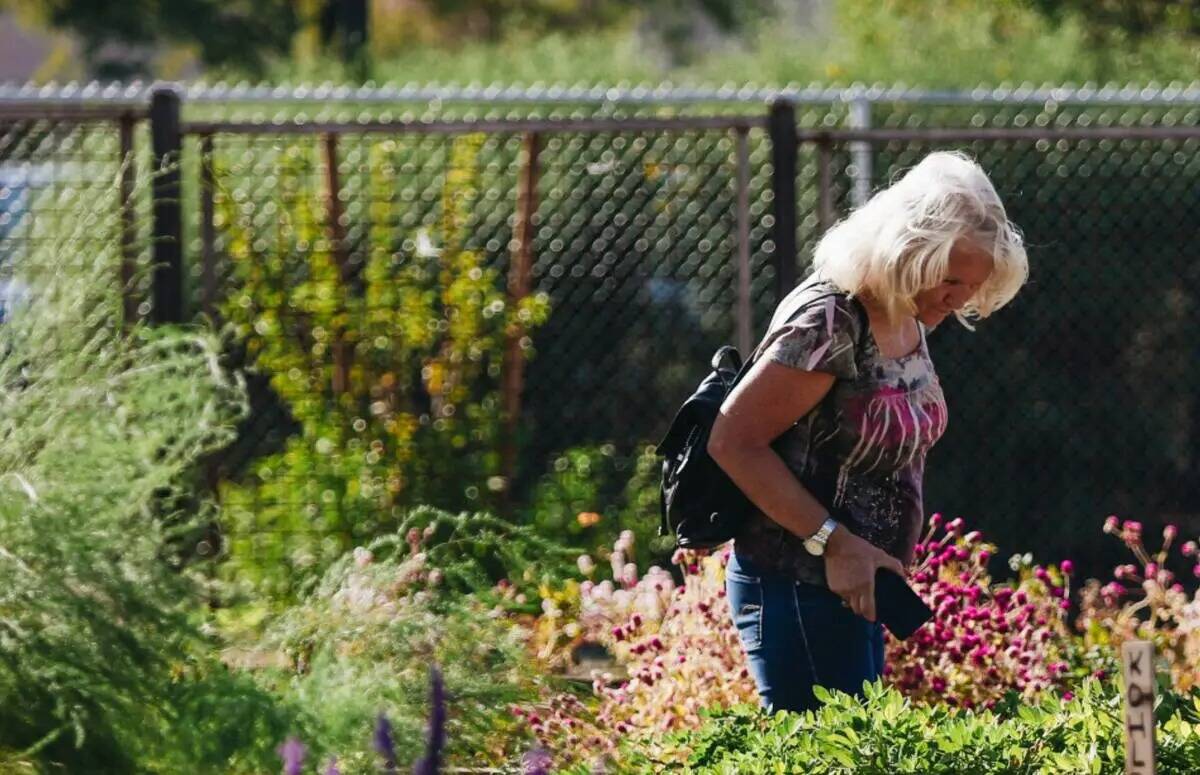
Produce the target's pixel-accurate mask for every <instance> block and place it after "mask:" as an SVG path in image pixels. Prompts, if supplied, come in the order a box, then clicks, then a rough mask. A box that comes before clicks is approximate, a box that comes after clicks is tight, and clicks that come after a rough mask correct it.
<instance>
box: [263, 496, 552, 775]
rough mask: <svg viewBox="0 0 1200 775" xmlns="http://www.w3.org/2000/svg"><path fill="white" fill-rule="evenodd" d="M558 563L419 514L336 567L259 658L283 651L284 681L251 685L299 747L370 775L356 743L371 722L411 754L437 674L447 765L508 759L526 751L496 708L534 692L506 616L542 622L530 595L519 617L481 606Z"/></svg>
mask: <svg viewBox="0 0 1200 775" xmlns="http://www.w3.org/2000/svg"><path fill="white" fill-rule="evenodd" d="M556 553H557V555H562V551H561V550H556V549H555V547H553V546H550V545H547V544H545V542H542V541H540V540H539V539H538V538H537V537H536V536H535V535H534V534H533V533H532V531H530V530H529V529H528V528H523V529H519V528H513V527H512V526H511V525H508V523H506V522H504V521H503V520H496V519H494V518H492V517H488V516H487V515H481V514H476V515H466V514H463V515H451V514H447V513H444V512H439V511H437V510H435V509H418V510H416V511H415V512H414V513H413V514H412V515H411V516H410V517H409V519H408V520H406V521H405V523H404V525H403V526H402V528H401V532H400V533H398V534H395V535H389V536H382V537H380V538H378V539H376V540H375V541H374V542H372V543H371V544H370V545H369V546H367V547H361V548H359V549H356V550H355V551H354V552H352V553H350V554H347V555H346V556H344V557H342V558H340V559H339V560H338V561H337V562H335V563H334V564H333V565H332V566H331V568H330V569H329V571H328V572H327V573H326V574H325V576H324V577H323V578H322V579H321V581H320V583H319V584H317V585H316V587H315V589H314V591H313V592H312V593H311V594H309V595H307V596H306V597H305V599H304V600H303V602H302V603H300V604H299V605H296V606H294V607H292V608H291V609H289V610H288V611H286V612H285V613H284V614H283V615H281V616H280V617H278V618H277V619H276V620H275V621H274V623H273V624H272V625H271V626H270V628H269V630H268V634H267V636H266V638H265V639H264V640H263V641H262V643H261V644H260V645H261V646H265V647H267V648H269V649H278V650H280V651H282V652H283V653H284V654H286V655H287V656H288V661H289V663H290V665H291V667H290V669H288V670H274V669H271V670H264V671H261V672H260V674H259V676H260V679H261V680H262V681H263V682H264V684H266V685H267V686H269V687H270V688H271V689H272V690H273V691H276V692H279V693H281V694H283V695H285V696H286V697H288V698H289V700H290V701H292V702H294V703H296V704H298V705H300V706H302V707H305V708H307V709H308V710H309V718H310V720H309V721H308V722H306V729H305V731H304V733H303V739H304V741H305V743H306V744H309V745H311V746H312V747H313V749H314V750H315V751H318V752H321V753H322V754H336V755H337V756H338V759H339V763H340V766H341V771H342V772H343V773H352V772H360V771H361V772H364V773H365V772H375V771H376V770H374V769H370V768H371V767H372V766H373V765H374V762H375V761H376V758H377V757H375V755H374V754H373V753H372V752H371V751H370V748H369V742H370V741H369V737H368V736H367V735H366V734H364V731H365V730H369V729H370V728H371V726H372V723H373V721H374V719H375V718H376V717H377V716H378V715H379V714H380V713H384V714H386V715H387V717H388V719H389V720H390V721H391V723H392V727H393V734H394V736H395V740H396V748H397V750H398V751H407V752H416V751H419V750H421V747H422V736H423V734H424V730H425V725H426V719H427V717H428V715H429V708H428V700H427V686H428V681H429V678H428V669H429V665H431V664H437V665H440V666H442V671H443V678H444V681H445V687H446V692H447V695H448V711H449V721H448V726H447V735H448V746H449V748H448V754H449V757H450V761H451V762H454V763H459V764H464V765H465V764H476V765H479V764H489V763H491V764H495V763H499V762H501V761H503V760H505V759H506V758H511V757H512V756H513V755H514V754H515V753H517V752H519V751H520V750H521V748H522V746H524V745H527V743H526V742H525V740H526V738H525V736H524V735H523V734H521V733H520V732H519V731H518V727H517V724H516V721H515V719H514V718H513V717H512V716H511V714H510V713H509V710H508V708H509V707H510V705H511V704H513V703H518V702H529V701H530V700H531V699H532V698H533V697H534V696H536V687H537V686H538V685H539V682H540V681H542V680H544V679H542V678H540V677H539V675H538V672H537V670H536V669H535V666H534V664H533V662H532V661H531V659H530V658H529V655H528V651H527V647H526V638H527V637H528V635H527V633H526V632H525V630H524V628H523V627H522V626H521V625H520V624H519V617H515V618H514V617H511V616H508V615H505V614H506V613H508V614H511V613H512V612H513V610H514V609H516V610H518V611H519V610H522V609H524V610H534V609H537V610H540V609H538V606H537V601H536V599H535V597H534V594H535V593H534V592H530V593H529V595H528V599H527V601H526V602H527V605H525V606H522V605H520V604H519V603H517V602H516V601H514V600H513V597H514V596H515V595H514V596H509V597H507V598H505V599H501V598H500V597H498V596H497V595H496V594H489V593H490V592H491V591H492V587H493V584H494V581H495V580H496V579H497V578H508V577H510V576H511V577H515V578H517V579H522V577H523V575H524V573H525V571H529V572H532V570H533V568H534V567H535V566H537V565H538V564H539V561H540V557H541V556H544V557H545V558H546V560H548V561H553V560H554V559H555V557H556ZM530 578H531V579H532V576H531V577H530ZM521 585H522V584H521V583H518V584H517V586H518V587H519V586H521ZM524 585H525V586H530V582H524ZM506 586H507V585H506ZM532 587H533V589H536V584H532ZM476 590H477V591H476ZM510 591H512V590H511V588H510ZM518 594H525V593H518Z"/></svg>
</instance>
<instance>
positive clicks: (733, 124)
mask: <svg viewBox="0 0 1200 775" xmlns="http://www.w3.org/2000/svg"><path fill="white" fill-rule="evenodd" d="M764 126H766V116H765V115H762V116H677V117H671V118H580V119H478V120H472V119H463V120H449V121H410V120H394V121H385V120H373V121H337V122H320V121H289V122H284V121H281V122H270V123H268V122H247V121H185V122H183V123H182V124H181V125H180V130H181V131H182V132H183V133H184V134H188V135H201V136H206V137H207V136H211V135H218V134H240V135H280V134H365V133H375V132H389V133H395V134H418V135H420V134H425V135H454V134H468V133H470V132H488V133H525V132H539V133H545V134H553V133H559V132H568V133H569V132H588V133H603V132H691V131H706V130H722V131H729V130H740V131H749V130H751V129H755V128H760V127H764Z"/></svg>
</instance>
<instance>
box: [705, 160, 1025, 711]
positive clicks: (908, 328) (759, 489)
mask: <svg viewBox="0 0 1200 775" xmlns="http://www.w3.org/2000/svg"><path fill="white" fill-rule="evenodd" d="M1027 276H1028V264H1027V262H1026V257H1025V250H1024V247H1023V246H1022V240H1021V236H1020V234H1019V232H1018V231H1017V229H1016V228H1015V227H1014V226H1013V225H1012V224H1011V223H1010V222H1009V221H1008V218H1007V216H1006V215H1005V211H1004V206H1003V204H1002V203H1001V201H1000V198H999V196H997V194H996V191H995V189H994V188H993V187H992V184H991V182H990V181H989V180H988V178H987V175H986V174H985V173H984V172H983V170H982V169H980V167H979V166H978V165H977V164H976V163H975V162H973V161H972V160H971V159H969V158H968V157H967V156H965V155H963V154H959V153H949V152H938V153H931V154H929V155H928V156H926V157H925V159H923V160H922V161H921V162H920V163H919V164H918V165H917V166H916V167H914V168H913V169H912V170H910V171H909V172H908V173H907V174H905V175H904V177H902V178H901V179H900V180H899V181H897V182H896V183H895V184H893V185H892V186H890V187H889V188H887V189H885V190H883V191H880V192H879V193H877V194H876V195H875V196H874V197H872V198H871V200H870V201H868V202H867V203H866V204H865V205H863V206H862V207H861V208H859V209H858V210H856V211H854V212H853V213H852V214H850V215H849V216H848V217H847V218H846V219H845V220H843V221H841V222H840V223H838V224H837V225H836V226H834V227H833V228H832V229H830V231H829V232H828V233H827V234H826V235H825V236H824V238H823V239H822V240H821V242H820V244H818V246H817V249H816V253H815V256H814V258H813V272H812V275H811V276H810V277H809V278H808V279H807V280H806V281H804V282H803V283H802V284H801V285H800V286H799V287H797V288H796V289H795V290H793V291H792V292H791V293H790V294H788V296H787V298H785V299H784V300H783V302H782V303H780V305H779V308H778V309H777V310H776V312H775V315H774V318H773V319H772V321H771V326H770V328H769V330H768V333H767V335H766V336H765V337H764V339H763V341H762V343H761V344H760V345H759V347H758V349H757V350H756V361H755V363H754V365H753V367H752V368H751V369H750V371H749V372H748V373H747V375H746V376H745V377H744V378H743V380H742V381H741V382H740V383H739V384H738V385H737V387H736V388H735V389H734V390H733V391H732V392H731V393H730V395H729V396H728V398H727V399H726V400H725V403H724V405H723V406H722V407H721V413H720V416H719V417H718V418H717V421H716V423H715V425H714V426H713V429H712V435H711V437H710V441H709V446H708V449H709V452H710V453H711V455H712V457H713V459H714V460H715V461H716V462H717V463H718V465H720V466H721V468H722V469H724V470H725V471H726V472H727V473H728V474H729V476H730V478H731V479H732V480H733V481H734V482H735V483H736V484H737V485H738V487H739V488H741V490H742V491H743V492H744V493H745V494H746V495H747V496H748V497H749V498H750V500H751V501H752V502H753V503H754V505H755V506H756V510H757V513H755V514H753V515H752V516H751V517H750V519H749V520H748V521H747V523H746V524H745V525H744V527H743V529H742V530H741V531H740V533H739V534H738V536H737V537H736V539H735V540H734V545H733V553H732V555H731V557H730V560H729V566H728V569H727V575H726V584H727V591H728V597H729V604H730V609H731V612H732V615H733V619H734V623H735V624H736V626H737V628H738V630H739V633H740V635H741V638H742V643H743V645H744V646H745V649H746V652H747V656H748V658H749V663H750V669H751V672H752V674H753V675H754V679H755V682H756V683H757V685H758V691H759V694H760V696H761V698H762V703H763V705H764V706H766V707H767V708H769V709H773V710H779V709H787V710H804V709H808V708H811V707H814V705H815V704H816V702H815V699H814V697H813V691H812V688H813V686H814V685H821V686H824V687H827V688H831V689H839V690H842V691H846V692H852V693H853V692H860V691H861V690H862V685H863V682H864V681H871V680H874V679H875V678H877V677H878V676H879V675H881V674H882V672H883V633H882V630H881V627H880V625H879V624H878V623H876V622H875V614H876V611H875V597H874V592H875V590H874V586H875V571H876V569H877V568H885V569H887V570H889V571H892V572H895V573H899V574H901V575H903V574H904V572H905V568H906V566H907V565H908V564H909V563H910V562H911V560H912V556H913V550H914V546H915V544H916V542H917V536H918V535H919V533H920V531H921V529H922V525H923V521H924V504H923V502H922V497H921V480H922V475H923V473H924V467H925V455H926V453H927V452H928V450H929V448H930V447H931V446H932V445H933V443H934V442H935V441H937V439H938V437H940V436H941V434H942V432H943V431H944V430H945V427H946V405H945V401H944V398H943V396H942V390H941V387H940V385H939V383H938V379H937V375H936V374H935V372H934V368H933V363H932V361H931V360H930V357H929V351H928V348H927V347H926V343H925V333H926V331H927V330H929V329H931V328H934V327H936V326H937V325H938V324H940V323H941V322H942V321H943V320H944V319H946V318H947V317H949V316H950V315H954V316H956V317H957V318H958V319H959V320H960V321H961V322H962V323H963V324H964V325H967V327H968V328H969V327H970V324H969V321H970V320H971V319H974V318H985V317H987V316H988V315H990V314H992V313H993V312H995V311H996V310H997V309H999V308H1000V307H1002V306H1004V305H1005V304H1007V303H1008V302H1009V301H1011V300H1012V298H1013V297H1014V296H1015V295H1016V293H1017V291H1018V290H1019V289H1020V287H1021V285H1022V284H1023V283H1024V282H1025V280H1026V278H1027Z"/></svg>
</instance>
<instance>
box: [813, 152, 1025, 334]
mask: <svg viewBox="0 0 1200 775" xmlns="http://www.w3.org/2000/svg"><path fill="white" fill-rule="evenodd" d="M960 239H968V240H970V241H972V242H973V243H974V244H975V245H977V246H978V247H979V248H980V249H982V250H985V251H987V252H988V253H989V254H990V255H991V256H992V261H993V266H992V273H991V275H990V276H989V277H988V279H987V281H986V282H985V283H984V284H983V286H982V287H981V288H980V289H979V291H978V292H977V293H976V294H975V295H974V296H973V297H972V298H971V299H970V300H969V301H968V302H967V303H966V305H964V307H963V308H962V309H961V310H959V312H958V318H959V320H960V321H962V322H963V323H964V324H967V325H968V327H969V324H968V320H969V319H971V318H986V317H987V316H988V315H991V314H992V313H993V312H995V311H996V310H998V309H1000V308H1001V307H1003V306H1004V305H1005V304H1007V303H1008V302H1010V301H1012V299H1013V297H1014V296H1016V295H1017V291H1019V290H1020V289H1021V286H1022V285H1024V283H1025V280H1026V279H1028V277H1029V262H1028V259H1027V258H1026V256H1025V247H1024V244H1023V240H1022V239H1021V233H1020V231H1019V230H1018V229H1017V227H1016V226H1014V225H1013V224H1012V223H1011V222H1009V220H1008V216H1007V215H1006V214H1005V212H1004V205H1003V203H1001V201H1000V197H999V195H998V194H996V189H995V188H994V187H993V186H992V182H991V181H990V180H988V177H987V174H986V173H984V171H983V169H982V168H981V167H980V166H979V165H978V164H977V163H976V162H975V161H974V160H973V159H971V158H970V157H969V156H967V155H966V154H964V153H960V152H957V151H937V152H934V153H931V154H929V155H928V156H926V157H925V158H924V159H922V160H921V162H920V163H919V164H917V165H916V166H915V167H913V168H912V169H911V170H909V171H908V172H907V173H905V174H904V176H903V177H901V178H900V179H899V180H897V181H896V182H895V183H893V184H892V185H891V186H889V187H887V188H885V189H883V190H882V191H879V192H878V193H876V194H875V195H874V196H872V197H871V199H870V200H869V201H868V202H867V203H866V204H865V205H863V206H862V207H860V208H858V209H857V210H855V211H853V212H852V213H850V215H848V216H847V217H846V218H844V219H843V220H841V221H839V222H838V223H837V224H836V225H835V226H834V227H833V228H831V229H830V230H829V231H828V232H826V234H825V236H824V237H822V238H821V241H820V242H819V243H818V244H817V249H816V253H815V254H814V256H813V271H814V273H815V274H816V275H818V276H819V277H821V278H823V279H826V280H831V281H833V283H834V284H836V285H837V286H838V287H840V288H841V289H842V290H844V291H846V292H848V293H850V294H851V295H855V296H862V295H869V296H871V297H872V298H873V299H875V300H876V301H877V302H878V303H879V304H880V305H882V306H883V308H884V309H885V310H886V311H887V314H888V315H889V317H891V318H893V319H895V318H898V317H900V316H902V315H905V314H908V315H912V314H915V313H916V305H915V303H914V298H915V297H916V295H917V294H918V293H919V292H921V291H923V290H925V289H928V288H933V287H935V286H937V285H938V284H940V283H941V282H942V281H943V280H944V279H945V277H946V272H947V271H948V270H947V267H948V265H949V262H950V249H951V248H952V247H953V246H954V243H955V242H957V241H958V240H960Z"/></svg>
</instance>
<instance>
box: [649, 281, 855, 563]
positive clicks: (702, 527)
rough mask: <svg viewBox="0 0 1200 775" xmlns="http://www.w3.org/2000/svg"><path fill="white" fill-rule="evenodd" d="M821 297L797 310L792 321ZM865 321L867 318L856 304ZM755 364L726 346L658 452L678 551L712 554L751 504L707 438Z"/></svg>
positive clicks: (664, 505)
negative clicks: (727, 400)
mask: <svg viewBox="0 0 1200 775" xmlns="http://www.w3.org/2000/svg"><path fill="white" fill-rule="evenodd" d="M832 295H834V294H828V293H827V294H822V295H821V296H818V297H817V298H815V299H810V300H808V301H807V302H806V303H805V304H802V305H801V306H800V307H799V308H797V309H796V310H795V311H794V312H793V313H792V314H791V315H790V316H788V319H787V320H786V321H785V322H784V324H783V325H787V324H788V323H790V322H791V321H792V320H794V319H795V318H796V317H797V316H798V315H799V314H800V313H801V312H803V311H804V310H805V309H807V308H808V307H809V306H810V305H811V304H813V303H814V302H817V301H820V300H822V299H826V298H828V297H829V296H832ZM853 306H854V308H855V309H856V311H858V312H859V313H860V317H861V318H862V319H863V320H864V331H865V330H866V326H867V324H866V323H865V319H866V313H865V311H864V310H862V309H861V307H860V306H859V305H858V304H854V305H853ZM753 363H754V359H753V358H751V359H750V360H748V361H745V362H743V361H742V357H741V355H740V354H739V353H738V351H737V349H736V348H734V347H732V346H730V345H725V346H724V347H722V348H720V349H719V350H717V352H716V353H715V354H714V355H713V357H712V371H711V372H709V374H708V376H706V377H705V378H704V379H703V380H701V382H700V386H699V387H697V388H696V391H695V392H694V393H692V395H691V396H689V397H688V399H687V400H686V401H684V402H683V406H681V407H680V408H679V411H678V412H676V414H675V419H673V420H672V421H671V427H670V428H669V429H668V430H667V435H666V436H664V437H663V440H662V442H660V443H659V445H658V447H657V449H656V451H657V452H658V454H660V455H662V456H663V457H664V460H663V464H662V482H661V484H660V486H659V491H660V495H661V502H660V504H659V507H660V512H661V517H662V523H661V524H660V525H659V528H658V533H659V535H664V536H665V535H674V536H675V546H676V547H677V548H680V549H713V548H716V547H717V546H720V545H721V544H723V543H725V542H726V541H729V540H730V539H732V538H733V537H734V536H735V535H736V534H737V533H738V531H739V529H740V527H741V525H742V523H743V522H744V521H745V519H746V516H747V515H748V514H749V512H750V509H751V508H752V504H751V503H750V500H749V499H748V498H747V497H746V496H745V495H744V494H743V493H742V491H741V490H739V489H738V487H737V485H735V484H734V483H733V481H732V480H731V479H730V478H729V476H728V475H727V474H726V473H725V471H724V470H722V469H721V467H720V466H719V465H717V463H716V461H714V460H713V459H712V458H711V457H709V454H708V437H709V433H710V432H711V431H712V426H713V423H715V422H716V420H717V414H718V412H719V411H720V409H721V404H722V403H724V402H725V397H726V396H727V395H729V393H730V391H732V390H733V388H734V386H735V385H737V383H738V382H741V380H742V378H743V377H744V376H746V372H748V371H749V370H750V367H751V365H753Z"/></svg>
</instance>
